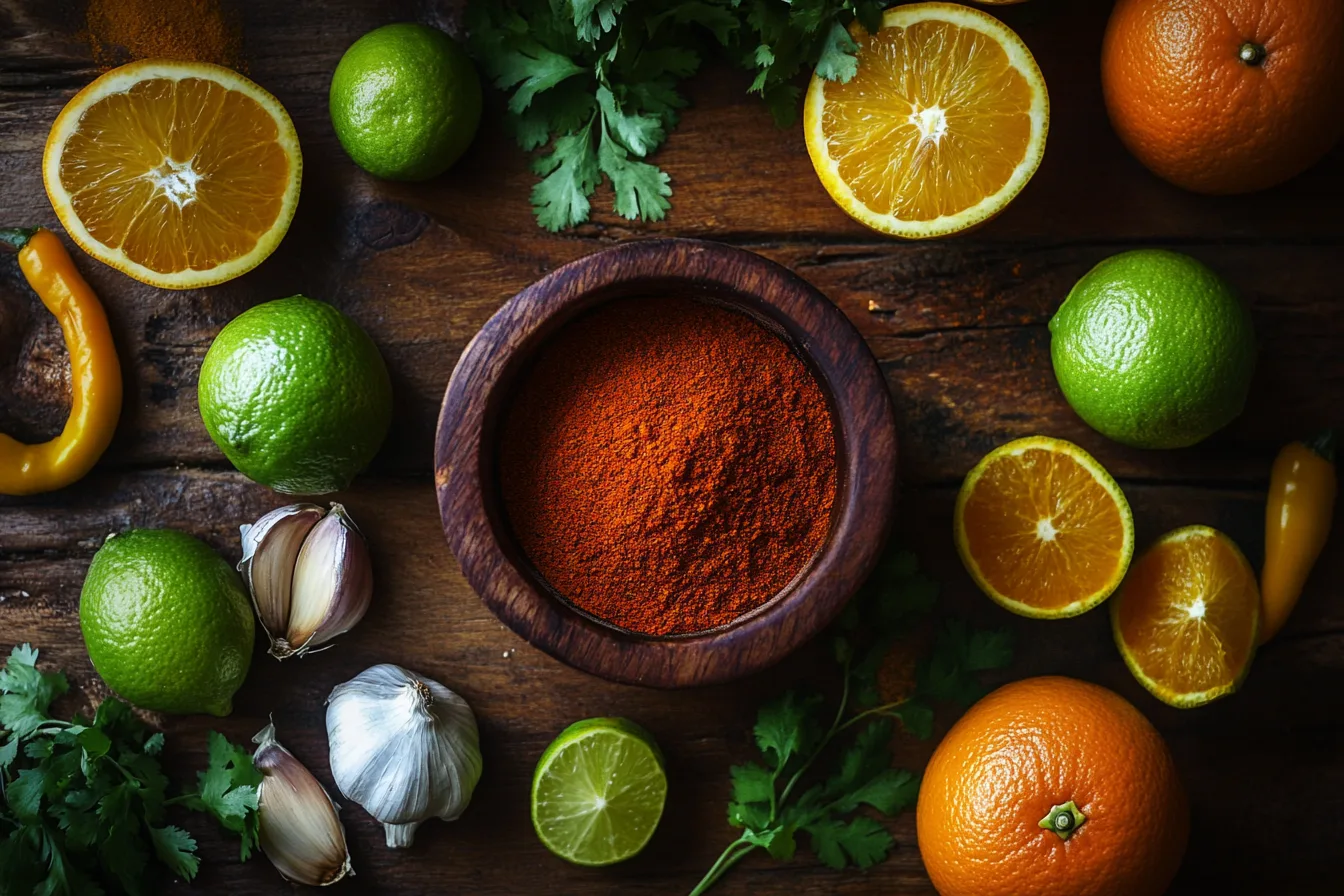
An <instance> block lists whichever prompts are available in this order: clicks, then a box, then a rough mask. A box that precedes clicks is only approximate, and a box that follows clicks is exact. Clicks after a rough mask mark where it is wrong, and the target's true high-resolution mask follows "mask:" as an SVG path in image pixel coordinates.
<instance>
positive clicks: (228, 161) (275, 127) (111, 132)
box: [42, 60, 303, 289]
mask: <svg viewBox="0 0 1344 896" xmlns="http://www.w3.org/2000/svg"><path fill="white" fill-rule="evenodd" d="M302 167H303V163H302V156H301V153H300V150H299V140H298V136H297V134H295V132H294V125H293V123H292V122H291V121H290V118H289V115H288V113H286V112H285V110H284V108H283V107H282V106H281V105H280V103H279V102H278V101H277V100H276V99H275V97H273V96H271V95H270V94H269V93H267V92H266V91H265V90H262V89H261V88H260V87H258V86H257V85H256V84H254V83H252V82H251V81H250V80H248V79H247V78H244V77H243V76H242V75H239V74H238V73H236V72H234V71H231V70H229V69H226V68H223V67H222V66H218V65H210V64H207V63H201V62H180V61H171V60H145V61H142V62H133V63H131V64H129V65H124V66H122V67H120V68H117V69H113V70H112V71H110V72H108V73H107V74H105V75H103V76H102V77H100V78H98V79H97V80H96V81H94V82H93V83H92V84H90V85H89V86H87V87H85V88H84V89H83V90H81V91H80V92H79V93H78V94H76V95H75V97H74V99H72V100H70V102H69V103H68V104H66V107H65V108H64V109H63V110H62V111H61V114H60V115H59V116H57V118H56V122H55V124H53V125H52V128H51V133H50V134H49V135H48V137H47V145H46V150H45V152H44V153H43V157H42V179H43V183H44V184H45V186H46V190H47V196H48V197H49V198H50V199H51V204H52V206H53V207H54V208H55V210H56V215H57V217H58V218H60V220H61V224H62V225H63V226H64V227H65V229H66V231H67V232H68V233H69V234H70V237H71V238H72V239H73V240H74V241H75V242H76V243H78V244H79V246H80V248H82V249H83V250H84V251H85V252H88V253H89V254H90V255H92V256H93V257H94V258H97V259H98V260H99V261H102V262H104V263H105V264H108V265H111V266H112V267H114V268H117V269H118V270H120V271H122V272H124V273H126V274H128V275H129V276H131V277H134V278H135V279H137V280H140V281H142V282H144V283H149V284H151V285H153V286H161V287H166V288H169V289H188V288H193V287H200V286H209V285H211V284H214V283H220V282H223V281H225V280H229V279H232V278H233V277H237V276H238V275H240V274H243V273H246V272H247V271H249V270H251V269H252V268H254V267H256V266H257V265H258V264H260V263H261V262H262V261H263V260H264V259H265V258H266V257H267V256H268V255H270V254H271V252H272V251H274V250H275V247H276V246H278V245H279V244H280V240H281V238H283V237H284V235H285V231H286V230H287V229H288V228H289V223H290V221H291V220H292V219H293V217H294V210H295V208H296V206H297V205H298V201H299V181H300V178H301V173H302Z"/></svg>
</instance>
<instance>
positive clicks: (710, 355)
mask: <svg viewBox="0 0 1344 896" xmlns="http://www.w3.org/2000/svg"><path fill="white" fill-rule="evenodd" d="M501 436H502V442H501V447H500V451H499V462H500V481H501V485H502V491H503V497H504V506H505V510H506V513H507V515H508V518H509V521H510V524H511V525H512V528H513V531H514V533H515V535H516V537H517V538H518V541H519V543H520V545H521V547H522V549H523V551H524V552H525V553H526V554H527V556H528V557H529V558H530V559H531V561H532V563H533V564H534V565H535V566H536V568H537V570H538V571H539V572H540V573H541V575H542V576H543V577H545V579H546V581H547V582H549V583H550V584H551V586H552V587H553V588H555V590H556V591H557V592H559V593H560V594H561V595H563V596H564V597H565V598H566V599H568V600H569V601H571V602H572V603H573V604H574V605H576V606H577V607H579V608H581V609H583V610H585V611H587V612H588V613H590V614H592V615H593V616H596V617H597V618H599V619H602V620H605V621H606V622H609V623H611V624H613V625H616V626H619V627H621V628H624V629H628V630H631V631H635V632H640V633H644V634H649V635H668V634H679V633H687V632H697V631H704V630H706V629H710V628H714V627H716V626H720V625H724V624H726V623H729V622H732V621H733V620H734V619H736V618H737V617H739V616H741V615H742V614H743V613H746V612H748V611H750V610H752V609H754V608H755V607H758V606H760V605H761V604H763V603H765V602H766V601H768V600H769V599H770V598H771V597H773V596H774V595H775V594H777V593H778V592H779V591H780V590H781V589H782V588H783V587H784V586H785V585H786V584H788V583H789V581H790V580H791V579H793V577H794V576H795V575H797V573H798V572H799V571H800V570H801V569H802V568H803V567H804V566H805V565H806V564H807V563H808V562H809V561H810V560H811V558H812V557H813V555H814V554H815V553H816V552H817V550H818V549H819V548H820V547H821V546H822V544H823V543H824V542H825V540H826V536H827V533H828V532H829V530H830V519H831V505H832V504H833V503H834V501H835V491H836V464H837V461H836V443H835V435H834V432H833V430H832V425H831V415H830V411H829V409H828V408H827V406H826V399H825V396H824V395H823V394H822V391H821V387H820V386H819V385H818V383H817V381H816V379H815V378H814V377H813V375H812V374H811V372H810V371H808V369H807V368H806V367H805V366H804V364H803V362H802V361H801V360H800V359H799V358H798V357H797V356H796V355H794V354H793V352H792V351H791V350H790V349H789V347H788V346H787V345H786V344H785V343H784V342H783V341H782V340H781V339H780V338H779V337H777V336H775V335H774V334H772V333H770V332H769V331H767V330H766V329H764V328H763V327H762V326H761V325H759V324H758V323H756V322H755V321H753V320H752V319H751V318H749V317H747V316H746V315H744V314H740V313H738V312H735V311H731V310H728V309H725V308H723V307H720V306H717V305H711V304H708V303H705V302H699V301H695V300H692V299H686V298H672V297H667V298H649V299H624V300H619V301H614V302H610V303H607V304H606V305H603V306H600V307H599V308H598V309H596V310H595V311H593V312H591V313H589V314H587V315H585V316H583V317H581V318H579V319H578V320H576V321H574V322H573V323H571V324H569V325H568V326H566V327H565V328H564V329H562V330H561V331H560V332H559V333H558V334H557V335H556V336H555V337H554V338H553V339H552V340H551V341H550V342H548V343H547V345H546V346H544V347H543V349H542V350H541V352H540V354H539V357H538V358H537V360H536V362H535V364H534V365H533V367H532V368H531V370H530V371H528V372H527V373H525V374H524V377H523V380H522V382H521V384H520V386H519V387H518V390H517V392H516V394H515V396H514V400H513V404H512V406H511V407H510V408H509V410H508V412H507V414H506V418H505V422H504V426H503V430H502V433H501Z"/></svg>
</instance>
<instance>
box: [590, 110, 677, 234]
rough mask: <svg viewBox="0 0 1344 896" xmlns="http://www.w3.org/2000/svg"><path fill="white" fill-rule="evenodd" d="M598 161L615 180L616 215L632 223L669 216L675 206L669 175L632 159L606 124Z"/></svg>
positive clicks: (613, 182)
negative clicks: (670, 198) (671, 201)
mask: <svg viewBox="0 0 1344 896" xmlns="http://www.w3.org/2000/svg"><path fill="white" fill-rule="evenodd" d="M597 158H598V165H599V167H600V168H601V169H602V171H603V173H605V174H606V175H607V177H609V178H611V189H612V192H613V193H614V194H615V197H616V201H615V211H616V214H618V215H620V216H621V217H623V218H626V219H627V220H631V221H633V220H634V219H635V218H642V219H643V220H645V221H661V220H662V219H663V217H664V216H666V214H667V210H668V208H669V207H670V206H671V203H669V202H668V201H667V197H669V196H671V195H672V187H671V186H670V185H669V180H670V179H669V178H668V176H667V173H666V172H664V171H663V170H662V169H661V168H659V167H658V166H657V165H650V164H649V163H648V162H641V161H637V160H635V159H631V158H630V154H629V153H628V152H627V151H626V149H625V147H623V146H621V145H620V144H619V143H617V142H616V140H614V139H613V138H612V136H611V134H609V133H608V132H607V129H606V126H605V124H604V125H603V128H602V142H601V145H600V146H599V148H598V155H597Z"/></svg>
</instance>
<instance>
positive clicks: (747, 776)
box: [728, 762, 775, 803]
mask: <svg viewBox="0 0 1344 896" xmlns="http://www.w3.org/2000/svg"><path fill="white" fill-rule="evenodd" d="M728 774H729V776H730V777H731V778H732V781H733V801H734V802H737V803H768V802H770V800H771V799H772V798H773V797H774V795H775V778H774V775H772V774H771V773H770V770H769V769H766V768H764V767H762V766H760V765H757V764H756V763H754V762H748V763H747V764H746V765H735V766H733V767H732V768H730V769H729V770H728Z"/></svg>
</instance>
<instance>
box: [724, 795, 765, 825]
mask: <svg viewBox="0 0 1344 896" xmlns="http://www.w3.org/2000/svg"><path fill="white" fill-rule="evenodd" d="M728 823H729V824H730V825H732V826H733V827H735V828H749V829H750V830H753V831H759V830H761V829H763V828H766V827H769V826H770V807H769V806H767V805H765V804H764V803H738V802H732V803H729V804H728Z"/></svg>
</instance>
